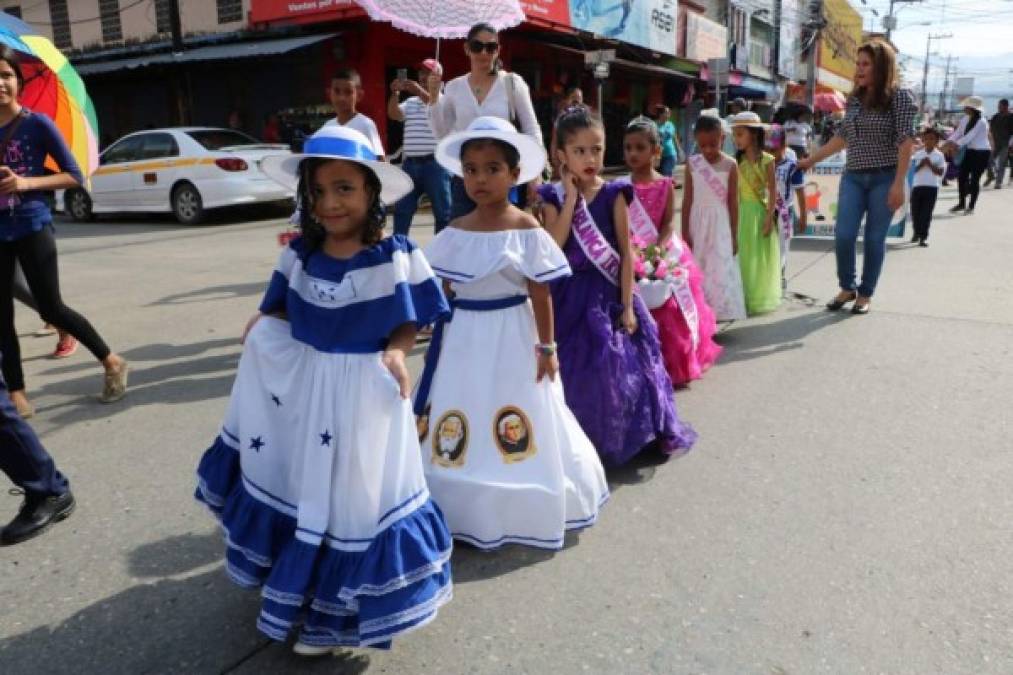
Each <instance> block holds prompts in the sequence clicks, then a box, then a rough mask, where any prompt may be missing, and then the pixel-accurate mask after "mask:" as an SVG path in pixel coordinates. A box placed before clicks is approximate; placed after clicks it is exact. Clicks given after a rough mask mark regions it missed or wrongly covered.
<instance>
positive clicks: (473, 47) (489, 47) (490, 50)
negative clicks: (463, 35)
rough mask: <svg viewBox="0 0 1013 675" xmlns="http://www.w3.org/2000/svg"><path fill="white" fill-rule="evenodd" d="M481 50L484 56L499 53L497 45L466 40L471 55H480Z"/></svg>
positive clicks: (495, 43)
mask: <svg viewBox="0 0 1013 675" xmlns="http://www.w3.org/2000/svg"><path fill="white" fill-rule="evenodd" d="M483 49H484V50H485V53H486V54H495V53H496V52H498V51H499V43H498V42H482V41H481V40H468V51H470V52H471V53H472V54H481V53H482V50H483Z"/></svg>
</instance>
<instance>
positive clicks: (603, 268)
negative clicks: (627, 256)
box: [555, 183, 622, 286]
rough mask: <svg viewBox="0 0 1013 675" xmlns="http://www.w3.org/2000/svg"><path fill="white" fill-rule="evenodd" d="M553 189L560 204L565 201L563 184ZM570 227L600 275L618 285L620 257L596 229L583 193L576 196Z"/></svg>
mask: <svg viewBox="0 0 1013 675" xmlns="http://www.w3.org/2000/svg"><path fill="white" fill-rule="evenodd" d="M555 190H556V195H557V196H558V197H559V203H560V204H562V203H563V202H564V201H566V190H565V189H564V188H563V184H562V183H556V185H555ZM570 227H571V229H572V230H573V237H574V239H576V240H577V243H578V244H580V249H581V250H582V251H583V252H584V255H586V256H587V259H588V260H590V261H591V262H592V264H594V266H595V267H597V268H598V271H599V272H601V273H602V276H604V277H605V278H606V279H608V280H609V281H611V282H612V283H613V284H615V285H616V286H618V285H619V271H620V270H621V269H622V258H620V257H619V254H618V253H617V252H616V250H615V249H614V248H612V244H610V243H609V241H608V239H606V238H605V235H604V234H602V232H601V230H599V229H598V225H597V224H596V223H595V222H594V218H593V217H592V216H591V211H590V210H589V209H588V208H587V203H586V202H585V201H584V197H583V195H581V196H578V197H577V205H576V206H575V207H574V209H573V221H572V222H571V223H570Z"/></svg>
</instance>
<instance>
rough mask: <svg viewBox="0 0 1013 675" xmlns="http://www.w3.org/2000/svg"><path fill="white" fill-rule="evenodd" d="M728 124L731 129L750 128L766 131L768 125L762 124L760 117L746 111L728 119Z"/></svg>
mask: <svg viewBox="0 0 1013 675" xmlns="http://www.w3.org/2000/svg"><path fill="white" fill-rule="evenodd" d="M728 122H729V124H730V126H731V127H732V129H734V128H736V127H751V128H753V129H766V128H767V127H768V126H769V125H767V124H764V122H763V120H761V119H760V116H759V115H757V114H756V113H754V112H751V111H748V110H747V111H746V112H740V113H737V114H735V115H732V116H731V117H729V118H728Z"/></svg>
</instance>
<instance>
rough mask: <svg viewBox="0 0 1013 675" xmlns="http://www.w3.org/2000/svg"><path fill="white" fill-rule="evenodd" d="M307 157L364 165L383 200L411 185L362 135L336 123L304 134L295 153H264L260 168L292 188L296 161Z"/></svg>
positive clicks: (406, 190) (396, 196) (402, 193)
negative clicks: (300, 149) (308, 135)
mask: <svg viewBox="0 0 1013 675" xmlns="http://www.w3.org/2000/svg"><path fill="white" fill-rule="evenodd" d="M309 157H319V158H320V159H341V160H344V161H346V162H355V163H356V164H361V165H362V166H364V167H366V168H368V169H369V170H370V171H372V172H373V173H375V174H376V177H377V178H378V179H379V180H380V186H381V188H380V199H381V200H382V201H383V202H384V204H388V205H392V204H394V202H396V201H397V200H399V199H401V198H402V197H404V196H405V195H406V194H408V193H409V192H411V191H412V190H413V189H414V187H415V184H414V183H412V179H411V178H409V177H408V174H406V173H405V172H404V171H402V170H401V169H399V168H397V167H396V166H394V165H393V164H390V163H388V162H381V161H380V160H379V159H378V158H377V156H376V153H374V152H373V150H372V148H371V147H370V144H369V141H368V140H367V139H366V137H365V136H363V135H362V134H361V133H360V132H358V131H356V130H355V129H349V128H348V127H343V126H340V125H337V124H328V125H327V126H325V127H323V128H322V129H320V130H319V131H318V132H316V133H315V134H313V135H312V136H310V137H309V138H307V139H306V143H305V144H304V145H303V151H302V152H301V153H299V154H295V155H271V156H269V157H265V158H264V161H263V164H261V170H262V171H263V172H264V174H266V175H267V177H268V178H270V179H271V180H273V181H275V182H277V183H280V184H281V185H284V186H285V187H287V188H288V189H290V190H295V189H297V186H298V185H299V164H301V163H302V161H303V160H304V159H307V158H309Z"/></svg>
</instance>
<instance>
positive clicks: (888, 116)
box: [798, 40, 918, 314]
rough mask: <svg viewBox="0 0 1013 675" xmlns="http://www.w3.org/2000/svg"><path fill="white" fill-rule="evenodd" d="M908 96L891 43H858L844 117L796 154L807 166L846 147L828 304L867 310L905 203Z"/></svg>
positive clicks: (910, 134)
mask: <svg viewBox="0 0 1013 675" xmlns="http://www.w3.org/2000/svg"><path fill="white" fill-rule="evenodd" d="M917 112H918V108H917V107H916V106H915V101H914V96H913V95H912V94H911V92H910V91H909V90H907V89H901V88H899V87H898V86H897V58H896V55H895V54H894V51H893V49H892V48H891V47H890V46H889V45H888V44H886V43H885V42H881V41H878V40H873V41H871V42H867V43H865V44H864V45H862V46H861V47H860V48H859V49H858V59H857V62H856V66H855V87H854V89H853V90H852V92H851V96H850V97H849V98H848V108H847V112H846V113H845V116H844V121H843V123H842V124H841V126H840V129H839V130H838V132H837V135H835V136H834V137H833V138H832V139H831V140H830V142H829V143H827V144H825V145H824V146H823V147H821V148H820V149H819V150H817V151H816V152H814V153H813V154H812V155H811V156H810V157H809V158H808V159H803V160H800V161H799V163H798V165H799V168H802V169H805V170H808V169H810V168H812V166H813V165H814V164H816V163H818V162H821V161H822V160H824V159H826V158H827V157H829V156H830V155H832V154H834V153H837V152H840V151H842V150H844V149H847V151H848V152H847V160H846V164H845V170H844V175H843V176H842V177H841V187H840V194H839V195H838V199H837V204H838V206H837V227H836V230H835V235H834V236H835V239H836V244H837V278H838V281H839V283H840V288H841V290H840V292H839V293H838V294H837V297H835V298H834V299H833V300H831V301H830V302H829V303H827V309H830V310H832V311H837V310H839V309H841V308H842V307H844V306H845V305H846V304H848V303H849V302H854V306H853V307H852V308H851V312H852V314H867V313H868V312H869V301H870V299H871V298H872V294H873V292H874V291H875V290H876V282H877V281H878V280H879V273H880V271H881V270H882V269H883V258H884V256H885V255H886V232H887V229H888V228H889V227H890V220H891V218H892V217H893V212H894V211H896V210H897V209H899V208H900V207H901V206H903V205H904V179H905V175H906V173H907V168H908V165H909V164H910V163H911V153H912V151H913V149H914V136H915V129H914V121H915V115H916V114H917ZM863 217H864V218H865V247H864V258H863V261H862V282H861V283H860V284H856V283H855V243H856V241H857V240H858V230H859V227H860V226H861V224H862V219H863Z"/></svg>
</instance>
